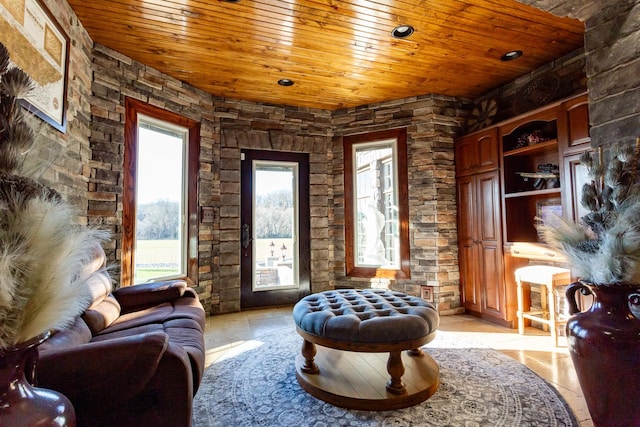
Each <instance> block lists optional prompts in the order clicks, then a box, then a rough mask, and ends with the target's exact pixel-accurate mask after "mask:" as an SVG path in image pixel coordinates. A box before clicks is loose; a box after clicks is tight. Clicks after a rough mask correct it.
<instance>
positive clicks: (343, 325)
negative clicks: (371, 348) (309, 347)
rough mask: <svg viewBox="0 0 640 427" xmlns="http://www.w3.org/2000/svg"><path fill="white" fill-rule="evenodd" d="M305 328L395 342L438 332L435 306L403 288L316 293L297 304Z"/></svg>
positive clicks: (324, 333)
mask: <svg viewBox="0 0 640 427" xmlns="http://www.w3.org/2000/svg"><path fill="white" fill-rule="evenodd" d="M293 319H294V321H295V323H296V325H297V326H298V328H300V329H301V330H303V331H305V332H307V333H310V334H313V335H317V336H320V337H325V338H330V339H334V340H339V341H347V342H355V343H358V342H360V343H391V342H398V341H407V340H414V339H420V338H424V337H426V336H428V335H431V334H435V332H436V329H437V328H438V324H439V321H440V317H439V315H438V312H437V310H436V308H435V306H434V305H433V304H431V303H429V302H427V301H425V300H423V299H421V298H417V297H413V296H409V295H406V294H403V293H401V292H393V291H387V290H378V289H341V290H335V291H326V292H321V293H317V294H312V295H309V296H307V297H304V298H303V299H301V300H300V301H299V302H298V303H297V304H296V305H295V307H294V308H293Z"/></svg>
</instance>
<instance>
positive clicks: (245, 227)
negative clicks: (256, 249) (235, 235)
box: [242, 224, 253, 249]
mask: <svg viewBox="0 0 640 427" xmlns="http://www.w3.org/2000/svg"><path fill="white" fill-rule="evenodd" d="M251 240H253V239H252V238H251V229H250V228H249V224H242V247H243V248H245V249H247V248H248V247H249V243H251Z"/></svg>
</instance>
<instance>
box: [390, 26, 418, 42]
mask: <svg viewBox="0 0 640 427" xmlns="http://www.w3.org/2000/svg"><path fill="white" fill-rule="evenodd" d="M414 31H415V29H414V28H413V27H412V26H411V25H398V26H397V27H395V28H394V29H393V31H391V35H392V36H393V37H395V38H397V39H405V38H407V37H409V36H410V35H411V34H413V32H414Z"/></svg>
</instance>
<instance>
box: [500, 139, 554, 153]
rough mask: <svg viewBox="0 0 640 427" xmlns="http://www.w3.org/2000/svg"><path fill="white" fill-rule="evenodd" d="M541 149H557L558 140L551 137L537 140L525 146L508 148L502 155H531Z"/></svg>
mask: <svg viewBox="0 0 640 427" xmlns="http://www.w3.org/2000/svg"><path fill="white" fill-rule="evenodd" d="M541 151H555V152H557V151H558V140H557V139H551V140H549V141H544V142H539V143H537V144H533V145H527V146H526V147H522V148H516V149H515V150H509V151H505V152H504V153H502V154H503V155H504V157H509V156H524V155H531V154H533V153H536V152H541Z"/></svg>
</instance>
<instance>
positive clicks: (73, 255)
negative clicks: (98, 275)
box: [0, 192, 108, 349]
mask: <svg viewBox="0 0 640 427" xmlns="http://www.w3.org/2000/svg"><path fill="white" fill-rule="evenodd" d="M16 208H18V209H16ZM72 217H73V213H72V211H71V209H70V207H69V206H68V205H67V204H66V203H65V202H63V201H61V200H56V199H55V198H51V197H48V195H47V194H46V192H42V193H41V194H39V195H35V196H34V197H31V198H29V197H28V196H26V197H25V195H23V194H21V193H14V198H13V199H11V200H6V199H4V200H2V201H0V325H1V327H0V349H2V348H7V347H11V346H13V345H15V344H17V343H20V342H24V341H26V340H28V339H30V338H32V337H35V336H37V335H39V334H41V333H43V332H45V331H47V330H50V329H61V328H64V327H65V326H68V325H69V324H70V323H72V322H73V321H74V320H75V318H76V317H77V316H78V315H80V314H81V313H82V312H83V311H84V310H86V308H87V307H88V306H89V304H90V303H91V295H90V293H89V291H88V289H87V287H85V286H83V283H84V280H86V279H87V278H86V277H82V276H80V275H79V274H78V273H79V272H80V271H82V269H83V267H84V266H85V265H86V264H87V263H88V262H90V261H91V259H92V257H93V256H94V254H95V248H96V245H99V244H100V243H101V242H103V241H105V240H106V239H107V238H108V234H107V233H106V232H104V231H100V230H97V229H92V228H87V227H81V226H77V225H73V224H71V223H70V218H72Z"/></svg>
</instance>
